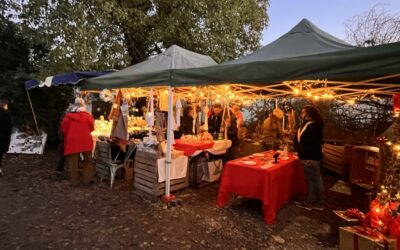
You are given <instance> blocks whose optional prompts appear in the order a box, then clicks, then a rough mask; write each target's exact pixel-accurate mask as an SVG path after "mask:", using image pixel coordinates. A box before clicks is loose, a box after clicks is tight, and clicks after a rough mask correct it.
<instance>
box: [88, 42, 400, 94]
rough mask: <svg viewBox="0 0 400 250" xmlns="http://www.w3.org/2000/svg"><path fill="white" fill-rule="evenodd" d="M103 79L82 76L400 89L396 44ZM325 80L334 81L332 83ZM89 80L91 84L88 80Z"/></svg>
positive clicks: (261, 87) (158, 82) (275, 87)
mask: <svg viewBox="0 0 400 250" xmlns="http://www.w3.org/2000/svg"><path fill="white" fill-rule="evenodd" d="M110 75H112V74H110ZM388 76H390V79H388ZM104 77H105V76H104ZM104 77H101V78H103V79H104V80H103V79H102V80H101V81H99V80H96V79H101V78H92V79H87V80H85V82H89V84H83V88H85V89H89V90H96V89H97V90H101V89H104V88H131V87H150V86H167V85H171V86H175V87H183V86H193V85H213V84H226V83H229V84H231V85H234V84H240V85H241V86H242V87H243V88H245V86H244V85H247V86H250V87H251V88H250V87H249V88H250V90H249V91H253V92H254V90H256V89H255V88H253V87H257V93H259V94H260V93H261V91H263V92H262V94H264V95H266V96H271V94H276V93H278V94H279V95H282V96H284V95H289V94H290V93H293V86H288V84H287V81H297V80H303V81H306V82H307V81H309V83H310V84H311V85H315V84H314V83H315V82H318V84H319V86H321V85H325V87H332V90H333V91H335V93H336V92H340V93H342V94H343V93H345V92H346V91H347V90H346V89H348V90H349V92H350V94H360V93H361V92H362V91H364V90H368V89H374V91H376V92H375V93H376V94H385V95H390V94H392V93H393V92H400V85H399V84H395V83H400V81H399V79H400V42H398V43H392V44H385V45H380V46H375V47H368V48H355V49H351V50H339V51H335V52H328V53H319V54H315V55H309V56H300V57H292V58H282V59H275V60H265V61H255V62H247V63H238V64H219V65H214V66H208V67H201V68H188V69H174V70H161V71H155V72H152V73H145V74H135V75H129V76H126V77H118V78H114V79H105V78H104ZM374 78H375V79H374ZM376 78H378V79H376ZM325 79H327V80H328V81H336V82H332V84H331V83H330V82H328V81H326V80H325ZM371 79H373V80H371ZM382 79H383V80H382ZM93 81H94V82H95V83H96V84H92V83H91V82H93ZM324 83H326V84H324ZM242 87H241V88H242ZM312 88H314V87H312ZM378 90H379V91H378ZM378 92H379V93H378ZM275 96H276V95H275Z"/></svg>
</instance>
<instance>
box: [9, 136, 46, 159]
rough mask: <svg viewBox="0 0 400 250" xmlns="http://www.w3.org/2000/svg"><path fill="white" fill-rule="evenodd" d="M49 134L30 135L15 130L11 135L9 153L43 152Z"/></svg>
mask: <svg viewBox="0 0 400 250" xmlns="http://www.w3.org/2000/svg"><path fill="white" fill-rule="evenodd" d="M46 140H47V134H45V133H43V134H41V135H29V134H26V133H22V132H15V133H13V134H12V135H11V142H10V147H9V148H8V152H7V153H9V154H39V155H41V154H43V151H44V146H45V144H46Z"/></svg>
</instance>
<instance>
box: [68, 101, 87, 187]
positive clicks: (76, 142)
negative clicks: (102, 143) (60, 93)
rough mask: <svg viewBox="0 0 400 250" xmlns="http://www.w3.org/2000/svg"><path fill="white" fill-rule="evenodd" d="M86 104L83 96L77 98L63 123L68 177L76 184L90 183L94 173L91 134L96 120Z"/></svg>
mask: <svg viewBox="0 0 400 250" xmlns="http://www.w3.org/2000/svg"><path fill="white" fill-rule="evenodd" d="M85 106H86V105H85V102H84V101H83V99H82V98H79V97H78V98H76V99H75V102H74V105H72V107H71V108H70V109H69V112H68V113H67V114H66V115H65V116H64V118H63V120H62V123H61V131H62V133H63V137H64V156H65V157H66V161H67V166H68V177H69V179H70V182H71V184H72V185H74V186H77V185H81V184H83V185H88V184H90V183H91V182H92V181H93V175H94V169H93V165H92V150H93V139H92V135H91V132H92V131H93V130H94V120H93V117H92V115H91V114H90V113H88V112H86V109H85Z"/></svg>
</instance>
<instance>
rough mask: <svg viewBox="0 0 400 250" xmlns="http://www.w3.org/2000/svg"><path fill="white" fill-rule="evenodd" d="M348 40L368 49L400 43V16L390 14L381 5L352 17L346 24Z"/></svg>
mask: <svg viewBox="0 0 400 250" xmlns="http://www.w3.org/2000/svg"><path fill="white" fill-rule="evenodd" d="M345 26H346V40H347V41H348V42H350V43H352V44H355V45H357V46H362V47H367V46H375V45H379V44H385V43H393V42H398V41H400V15H399V14H397V13H389V12H388V11H386V10H385V8H384V6H383V5H381V4H378V5H375V6H374V7H372V9H370V10H369V11H367V12H364V13H362V14H359V15H356V16H354V17H352V18H351V19H350V20H348V21H347V22H346V23H345Z"/></svg>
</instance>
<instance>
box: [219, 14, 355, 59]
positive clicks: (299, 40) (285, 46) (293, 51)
mask: <svg viewBox="0 0 400 250" xmlns="http://www.w3.org/2000/svg"><path fill="white" fill-rule="evenodd" d="M352 48H355V47H354V46H352V45H350V44H348V43H346V42H344V41H342V40H340V39H338V38H336V37H334V36H332V35H330V34H328V33H326V32H325V31H323V30H321V29H319V28H318V27H317V26H315V25H314V24H313V23H312V22H310V21H309V20H307V19H303V20H301V21H300V22H299V23H298V24H297V25H296V26H294V27H293V28H292V29H291V30H290V31H289V32H287V33H286V34H284V35H283V36H281V37H279V38H278V39H277V40H275V41H273V42H271V43H270V44H268V45H266V46H264V47H262V48H261V49H259V50H257V51H256V52H254V53H252V54H250V55H247V56H244V57H242V58H239V59H237V60H233V61H230V62H227V63H226V64H236V63H244V62H254V61H265V60H273V59H280V58H288V57H297V56H305V55H313V54H318V53H325V52H332V51H339V50H343V49H352Z"/></svg>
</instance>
